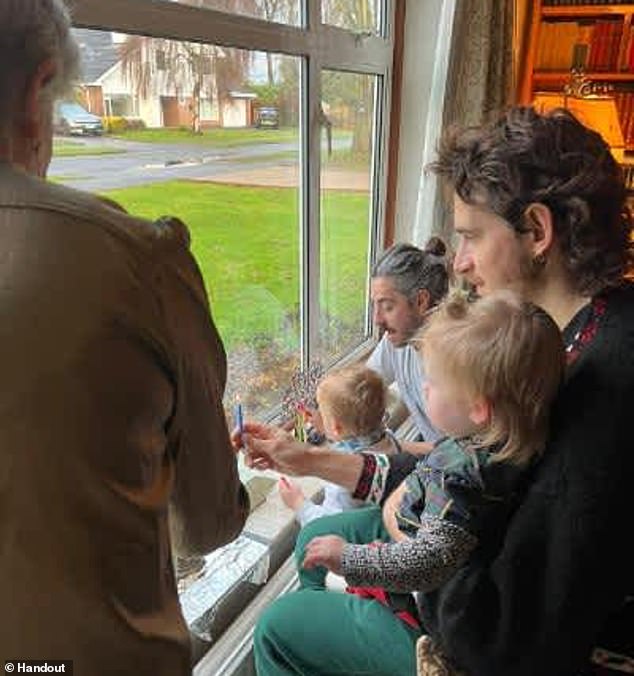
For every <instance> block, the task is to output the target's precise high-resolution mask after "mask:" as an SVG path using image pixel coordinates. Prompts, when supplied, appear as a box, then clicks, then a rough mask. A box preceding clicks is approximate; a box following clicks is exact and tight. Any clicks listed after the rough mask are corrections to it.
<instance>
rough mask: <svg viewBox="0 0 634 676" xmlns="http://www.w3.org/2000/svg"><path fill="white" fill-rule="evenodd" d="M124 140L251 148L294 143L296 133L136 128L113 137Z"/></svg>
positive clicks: (290, 130)
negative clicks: (196, 131) (252, 146)
mask: <svg viewBox="0 0 634 676" xmlns="http://www.w3.org/2000/svg"><path fill="white" fill-rule="evenodd" d="M114 138H120V139H122V140H124V141H141V142H144V143H192V144H196V145H209V146H215V147H218V148H230V147H234V146H245V145H253V144H256V143H287V142H290V141H296V140H297V130H296V129H294V128H291V129H251V128H248V129H225V128H218V129H207V130H205V131H204V132H203V133H202V134H193V133H192V132H191V131H189V130H188V129H165V128H161V129H140V130H135V131H126V132H121V133H119V134H117V135H116V136H114Z"/></svg>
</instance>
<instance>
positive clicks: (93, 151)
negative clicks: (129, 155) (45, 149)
mask: <svg viewBox="0 0 634 676" xmlns="http://www.w3.org/2000/svg"><path fill="white" fill-rule="evenodd" d="M125 152H126V151H125V150H123V149H122V148H114V147H112V146H88V145H85V144H84V143H80V142H79V141H53V156H54V157H80V156H82V157H83V156H85V155H118V154H119V153H125Z"/></svg>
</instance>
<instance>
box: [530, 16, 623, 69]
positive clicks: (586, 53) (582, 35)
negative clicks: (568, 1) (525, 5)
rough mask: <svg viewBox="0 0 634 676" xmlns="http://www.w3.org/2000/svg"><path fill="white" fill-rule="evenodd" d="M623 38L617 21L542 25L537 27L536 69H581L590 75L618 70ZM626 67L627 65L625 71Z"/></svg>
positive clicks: (545, 23) (603, 20)
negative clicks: (579, 67) (578, 67)
mask: <svg viewBox="0 0 634 676" xmlns="http://www.w3.org/2000/svg"><path fill="white" fill-rule="evenodd" d="M622 36H623V21H620V20H614V19H599V20H597V21H594V22H587V21H543V22H542V23H541V25H540V27H539V38H538V42H537V56H536V59H535V68H536V70H569V69H570V68H572V67H573V66H583V67H584V68H585V70H586V71H589V72H596V71H599V72H601V71H603V72H605V71H617V70H620V69H621V68H620V66H623V65H624V64H619V53H620V49H621V38H622ZM628 37H629V35H628ZM628 56H629V54H628ZM629 65H630V64H629V61H628V62H627V64H625V67H626V68H629ZM632 69H633V70H634V63H633V64H632Z"/></svg>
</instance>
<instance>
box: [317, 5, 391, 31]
mask: <svg viewBox="0 0 634 676" xmlns="http://www.w3.org/2000/svg"><path fill="white" fill-rule="evenodd" d="M382 6H383V2H382V0H323V2H322V6H321V12H322V21H323V22H324V23H326V24H330V25H331V26H338V27H339V28H346V29H348V30H352V31H372V32H379V31H380V28H381V20H382V17H381V16H380V14H381V8H382Z"/></svg>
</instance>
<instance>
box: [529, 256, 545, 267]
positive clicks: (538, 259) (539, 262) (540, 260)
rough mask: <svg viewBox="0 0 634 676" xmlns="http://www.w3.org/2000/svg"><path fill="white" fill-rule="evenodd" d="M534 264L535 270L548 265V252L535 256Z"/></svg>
mask: <svg viewBox="0 0 634 676" xmlns="http://www.w3.org/2000/svg"><path fill="white" fill-rule="evenodd" d="M532 264H533V269H534V270H541V269H542V268H543V267H544V266H545V265H546V254H545V253H540V254H537V255H536V256H535V257H534V258H533V260H532Z"/></svg>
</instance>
